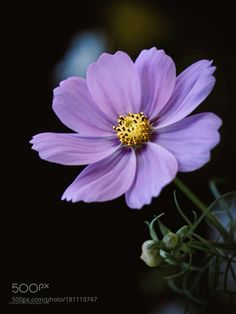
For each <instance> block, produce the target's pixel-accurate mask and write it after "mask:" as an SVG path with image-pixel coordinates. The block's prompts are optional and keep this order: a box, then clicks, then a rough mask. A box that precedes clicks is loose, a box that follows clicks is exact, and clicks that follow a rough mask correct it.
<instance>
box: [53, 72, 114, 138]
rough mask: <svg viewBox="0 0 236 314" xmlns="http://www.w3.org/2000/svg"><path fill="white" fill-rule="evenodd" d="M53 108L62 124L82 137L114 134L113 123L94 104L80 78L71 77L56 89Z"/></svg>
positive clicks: (84, 82)
mask: <svg viewBox="0 0 236 314" xmlns="http://www.w3.org/2000/svg"><path fill="white" fill-rule="evenodd" d="M52 106H53V110H54V111H55V113H56V115H57V116H58V118H59V119H60V120H61V121H62V123H64V124H65V125H66V126H68V127H69V128H70V129H72V130H74V131H76V132H79V133H80V134H82V135H89V136H107V135H111V134H112V133H113V129H112V125H113V124H112V121H111V120H110V121H109V119H108V118H107V117H106V116H105V115H104V113H103V112H101V110H100V109H99V108H98V107H97V105H96V104H95V103H94V101H93V100H92V98H91V96H90V94H89V91H88V88H87V84H86V81H85V80H84V79H82V78H80V77H70V78H68V79H67V80H65V81H62V82H61V83H60V86H59V87H57V88H55V89H54V99H53V105H52Z"/></svg>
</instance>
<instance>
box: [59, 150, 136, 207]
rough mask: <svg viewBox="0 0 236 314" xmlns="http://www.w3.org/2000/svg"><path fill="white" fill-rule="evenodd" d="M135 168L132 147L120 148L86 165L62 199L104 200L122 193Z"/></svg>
mask: <svg viewBox="0 0 236 314" xmlns="http://www.w3.org/2000/svg"><path fill="white" fill-rule="evenodd" d="M135 170H136V157H135V153H134V150H133V149H120V150H118V151H116V152H115V153H114V154H113V155H111V156H109V157H108V158H106V159H104V160H102V161H99V162H97V163H95V164H92V165H89V166H87V167H86V168H85V169H84V170H83V171H82V172H81V174H80V175H79V176H78V177H77V178H76V179H75V181H74V182H73V183H72V184H71V185H70V186H69V187H68V188H67V190H66V191H65V192H64V194H63V196H62V199H63V200H64V199H66V200H67V201H72V202H79V201H84V202H104V201H109V200H112V199H115V198H117V197H119V196H120V195H122V194H124V193H125V192H126V191H127V190H128V189H129V188H130V186H131V184H132V182H133V180H134V176H135Z"/></svg>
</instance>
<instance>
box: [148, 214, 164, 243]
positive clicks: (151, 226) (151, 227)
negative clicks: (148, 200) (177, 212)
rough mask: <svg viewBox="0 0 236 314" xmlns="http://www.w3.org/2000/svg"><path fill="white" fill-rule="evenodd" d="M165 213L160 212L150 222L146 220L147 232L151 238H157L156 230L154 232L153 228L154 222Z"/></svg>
mask: <svg viewBox="0 0 236 314" xmlns="http://www.w3.org/2000/svg"><path fill="white" fill-rule="evenodd" d="M164 214H165V213H161V214H160V215H158V216H157V217H155V218H154V219H153V220H152V221H151V222H150V223H149V222H146V223H147V224H148V227H149V234H150V237H151V238H152V240H159V239H158V237H157V235H156V232H155V229H154V223H155V222H156V221H157V220H158V219H159V218H160V217H161V216H163V215H164Z"/></svg>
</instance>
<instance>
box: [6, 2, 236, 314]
mask: <svg viewBox="0 0 236 314" xmlns="http://www.w3.org/2000/svg"><path fill="white" fill-rule="evenodd" d="M114 2H115V1H114V0H113V1H83V2H82V1H77V3H76V4H72V3H69V2H64V3H61V4H59V3H55V4H54V5H52V4H51V5H50V6H49V5H48V4H43V5H42V4H40V2H35V3H34V2H31V4H29V3H27V4H26V3H25V4H22V3H18V4H17V5H16V4H15V3H9V5H8V7H7V8H6V10H5V8H4V10H2V15H3V26H2V30H3V31H4V35H3V37H2V40H4V44H3V46H2V48H1V49H2V50H3V51H4V52H5V53H4V56H3V57H2V64H1V69H2V70H3V72H2V73H3V76H2V79H3V83H5V84H4V85H5V87H4V91H3V92H6V99H5V100H4V102H3V103H2V108H4V109H6V113H5V110H4V112H3V114H2V125H4V132H3V133H2V141H3V143H4V142H5V140H6V144H2V147H3V156H4V157H6V162H4V163H3V164H2V166H3V169H2V170H3V172H4V173H6V174H7V176H6V179H5V180H4V185H5V188H6V192H4V194H3V195H2V206H3V208H2V210H3V212H4V213H6V214H7V215H6V218H4V220H3V230H5V231H4V242H5V243H6V247H7V252H6V254H5V256H6V257H7V271H6V275H7V285H6V291H7V294H8V299H7V303H8V302H9V301H10V299H11V297H12V293H11V284H12V283H22V282H26V283H32V282H46V283H49V284H50V291H49V292H47V293H44V294H43V293H42V296H46V295H48V296H51V297H52V296H86V295H89V296H93V295H94V296H98V301H97V303H96V304H76V305H75V304H74V305H72V304H71V305H68V304H67V305H65V304H64V305H60V308H64V313H72V312H73V313H74V312H75V311H76V312H78V313H97V312H98V311H100V310H102V312H103V313H116V312H117V313H118V312H119V313H120V312H121V311H122V312H130V313H135V312H136V313H137V312H138V313H152V312H151V309H152V308H153V306H154V305H156V307H157V308H158V306H159V305H160V304H162V303H164V302H166V301H168V300H170V299H171V298H172V294H167V293H162V294H160V295H158V294H156V293H153V292H149V290H148V289H147V291H145V289H143V288H142V287H143V283H142V282H143V278H145V276H148V274H150V272H149V269H147V267H146V266H145V265H144V264H143V263H142V262H141V261H140V259H139V256H140V247H141V244H142V242H143V241H145V240H146V239H148V232H147V228H146V226H145V224H144V220H151V219H152V218H153V214H156V213H160V212H161V211H165V212H166V216H165V218H164V219H163V220H164V221H165V222H166V223H167V224H168V225H169V226H170V227H173V228H178V227H179V226H180V225H181V223H182V221H181V219H180V218H179V217H178V216H177V214H176V210H175V207H174V203H173V198H172V195H173V189H174V186H173V185H169V186H168V187H166V188H165V189H164V191H163V192H162V194H161V196H160V197H159V198H157V199H155V200H153V202H152V205H151V206H146V207H144V208H143V209H142V210H141V211H136V210H131V209H129V208H128V207H127V206H126V204H125V201H124V198H123V197H121V198H119V199H117V200H114V201H111V202H107V203H101V204H97V203H93V204H84V203H77V204H71V203H66V202H62V201H61V200H60V197H61V194H62V193H63V191H64V190H65V188H66V187H67V186H68V185H69V184H70V183H71V182H72V181H73V180H74V178H75V177H76V176H77V174H78V173H79V172H80V171H81V169H82V168H79V167H66V166H60V165H56V164H50V163H47V162H45V161H42V160H40V159H39V158H38V155H37V154H36V153H35V152H33V151H32V150H31V148H30V144H29V141H30V139H31V137H32V136H33V135H34V134H37V133H40V132H44V131H52V132H53V131H55V132H64V131H67V129H66V127H65V126H63V125H62V124H61V123H60V121H59V120H58V119H57V117H56V116H55V115H54V113H53V111H52V109H51V101H52V90H53V88H54V87H55V83H54V82H53V80H52V71H53V68H54V66H55V65H56V64H57V62H58V61H59V60H60V59H61V58H62V57H63V54H64V53H65V51H66V49H67V46H68V43H69V41H70V40H71V38H72V36H73V34H74V33H75V32H78V31H82V30H87V29H100V30H104V31H105V32H106V33H107V34H108V35H109V37H110V38H111V42H112V44H111V45H110V48H109V50H108V52H113V51H116V50H126V51H127V52H128V53H129V54H130V55H131V56H132V57H133V58H135V57H136V56H137V55H138V53H139V52H140V50H141V49H144V48H149V47H152V46H157V47H158V48H164V49H165V50H166V52H167V53H168V54H170V55H171V56H172V58H173V59H174V60H175V62H176V66H177V71H178V72H180V71H181V70H182V69H183V68H184V67H186V66H188V65H189V64H191V63H192V62H194V61H197V60H199V59H202V58H209V59H214V64H215V65H216V66H217V72H216V78H217V83H216V86H215V88H214V91H213V92H212V94H211V95H210V96H209V97H208V99H207V100H206V101H205V102H204V104H202V106H200V109H199V111H213V112H215V113H217V114H218V115H219V116H220V117H221V118H222V119H223V123H224V124H223V127H222V128H221V135H222V141H221V143H220V145H219V146H218V147H217V148H216V149H215V150H214V152H213V154H212V161H211V163H209V164H207V165H206V166H205V167H204V168H202V169H200V170H198V171H196V172H194V173H189V174H180V177H181V178H182V179H183V180H184V181H185V182H186V183H187V184H188V185H189V186H191V188H193V189H194V190H195V192H196V193H198V194H199V195H200V196H201V197H202V198H203V199H204V200H205V201H206V202H208V203H209V202H211V201H212V197H211V195H210V193H209V192H208V180H209V179H210V178H211V177H229V178H230V181H229V182H230V183H229V184H228V187H227V189H232V188H233V187H234V185H235V177H236V175H235V160H236V152H235V135H236V134H235V133H236V132H235V130H236V127H235V113H236V110H235V48H234V42H235V13H234V9H233V5H230V4H229V2H227V1H225V2H220V3H218V2H212V3H211V2H208V3H205V2H203V1H196V2H195V1H145V2H144V1H135V2H134V1H133V2H132V1H130V3H134V4H135V5H138V4H139V5H141V6H143V7H148V8H150V10H154V11H155V10H156V11H158V12H161V15H162V19H163V20H164V21H165V25H167V26H168V36H167V37H165V36H162V37H160V36H158V32H157V34H156V36H155V32H153V35H152V37H150V38H148V40H146V42H145V40H144V39H142V40H140V43H139V42H136V45H135V47H128V46H127V44H125V43H123V42H122V36H121V38H119V37H117V35H116V36H115V35H114V34H113V30H112V28H111V27H110V24H109V23H110V22H109V21H110V20H111V17H110V16H109V8H110V6H111V4H112V3H114ZM118 3H121V2H120V1H118ZM130 28H135V25H130ZM141 35H142V34H140V38H142V36H141ZM143 45H145V46H143ZM224 190H226V187H224V188H223V192H224ZM179 198H180V200H181V201H182V203H183V204H184V205H185V208H186V207H188V206H189V205H190V204H189V203H188V202H187V201H186V200H185V199H182V198H181V196H179ZM3 202H4V205H3ZM190 208H191V209H193V207H192V205H191V206H190ZM37 296H38V295H37ZM57 310H58V305H56V304H52V305H50V306H48V305H45V306H30V305H28V306H26V305H25V306H23V305H18V306H13V305H12V306H9V307H8V311H9V313H18V312H22V313H23V312H24V313H25V312H26V311H27V312H30V313H44V312H45V313H46V312H47V313H49V312H50V313H52V312H54V311H55V312H56V311H57ZM219 311H220V310H219ZM153 313H154V312H153ZM157 313H158V310H157ZM215 313H216V312H215Z"/></svg>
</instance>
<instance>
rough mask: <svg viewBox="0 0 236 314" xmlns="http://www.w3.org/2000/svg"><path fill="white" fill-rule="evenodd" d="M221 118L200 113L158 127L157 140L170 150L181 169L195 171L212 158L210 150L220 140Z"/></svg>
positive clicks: (211, 114)
mask: <svg viewBox="0 0 236 314" xmlns="http://www.w3.org/2000/svg"><path fill="white" fill-rule="evenodd" d="M220 126H221V119H220V118H219V117H217V116H216V115H215V114H213V113H208V112H207V113H200V114H196V115H193V116H190V117H187V118H185V119H183V120H181V121H179V122H176V123H174V124H172V125H170V126H167V127H165V128H162V129H158V133H157V136H156V138H155V142H156V143H158V144H159V145H161V146H163V147H165V148H166V149H168V151H170V152H171V153H172V154H173V155H174V156H175V158H176V159H177V161H178V165H179V171H193V170H196V169H198V168H200V167H202V166H203V165H204V164H205V163H206V162H208V161H209V159H210V150H211V149H212V148H213V147H215V146H216V145H217V144H218V143H219V141H220V135H219V132H218V131H217V130H218V129H219V127H220Z"/></svg>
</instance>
